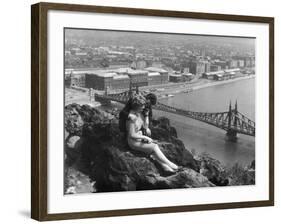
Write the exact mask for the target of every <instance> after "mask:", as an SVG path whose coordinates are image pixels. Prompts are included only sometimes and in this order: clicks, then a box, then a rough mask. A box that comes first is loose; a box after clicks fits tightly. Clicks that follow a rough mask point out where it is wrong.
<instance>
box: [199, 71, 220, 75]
mask: <svg viewBox="0 0 281 224" xmlns="http://www.w3.org/2000/svg"><path fill="white" fill-rule="evenodd" d="M204 74H205V75H219V74H224V71H215V72H206V73H204Z"/></svg>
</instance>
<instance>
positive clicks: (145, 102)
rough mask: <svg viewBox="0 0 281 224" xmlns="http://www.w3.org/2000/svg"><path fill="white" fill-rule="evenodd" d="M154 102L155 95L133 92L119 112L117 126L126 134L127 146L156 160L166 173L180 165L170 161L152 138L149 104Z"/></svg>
mask: <svg viewBox="0 0 281 224" xmlns="http://www.w3.org/2000/svg"><path fill="white" fill-rule="evenodd" d="M155 103H156V96H155V95H154V94H148V95H147V96H146V97H144V96H142V95H140V94H135V95H134V96H132V97H131V98H130V100H129V101H128V102H127V104H126V105H125V107H124V108H123V110H122V111H121V112H120V114H119V128H120V130H121V131H123V132H124V133H125V134H126V140H127V143H128V145H129V147H130V148H131V149H133V150H136V151H141V152H144V153H145V154H147V155H149V156H150V157H151V158H152V159H154V160H156V161H157V162H158V163H159V164H160V165H161V167H162V168H163V170H164V171H165V172H167V173H171V174H172V173H175V172H177V171H178V170H179V169H180V167H179V166H177V165H176V164H174V163H173V162H171V161H170V160H169V159H167V157H166V156H165V155H164V154H163V153H162V151H161V150H160V148H159V146H158V144H157V142H156V141H155V140H153V139H152V138H151V137H150V136H151V131H150V129H149V121H150V120H151V117H152V110H151V105H154V104H155Z"/></svg>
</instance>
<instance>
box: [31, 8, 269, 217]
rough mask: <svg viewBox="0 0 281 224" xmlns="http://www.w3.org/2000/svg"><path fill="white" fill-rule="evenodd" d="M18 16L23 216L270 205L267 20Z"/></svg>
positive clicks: (68, 12) (107, 11)
mask: <svg viewBox="0 0 281 224" xmlns="http://www.w3.org/2000/svg"><path fill="white" fill-rule="evenodd" d="M31 9H32V10H31V11H32V13H31V17H32V24H31V28H32V33H31V39H32V46H31V47H32V49H31V57H32V64H31V71H32V72H31V73H32V74H31V76H32V85H31V86H32V94H31V95H32V96H31V97H32V106H31V109H32V130H31V132H32V149H31V150H32V164H31V166H32V167H31V168H32V169H31V170H32V173H31V175H32V189H31V192H32V200H31V201H32V205H31V216H32V218H33V219H36V220H39V221H45V220H59V219H77V218H90V217H106V216H123V215H138V214H154V213H168V212H187V211H198V210H212V209H224V208H243V207H258V206H273V205H274V18H271V17H257V16H245V15H244V16H241V15H223V14H209V13H201V12H200V13H195V12H183V11H163V10H154V9H153V10H152V9H137V8H116V7H103V6H89V5H70V4H56V3H38V4H35V5H32V6H31Z"/></svg>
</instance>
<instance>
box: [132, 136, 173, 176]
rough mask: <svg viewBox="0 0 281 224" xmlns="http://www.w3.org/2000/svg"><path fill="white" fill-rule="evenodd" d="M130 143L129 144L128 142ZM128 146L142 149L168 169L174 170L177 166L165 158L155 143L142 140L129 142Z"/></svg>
mask: <svg viewBox="0 0 281 224" xmlns="http://www.w3.org/2000/svg"><path fill="white" fill-rule="evenodd" d="M130 143H131V144H130ZM129 146H130V147H131V148H133V149H135V150H138V151H142V152H144V153H147V154H151V155H152V156H153V158H154V159H155V160H156V161H157V162H158V163H159V164H160V165H161V166H162V167H163V169H165V170H168V171H175V170H177V169H178V166H177V165H176V164H174V163H173V162H171V161H170V160H168V159H167V157H166V156H165V155H164V154H163V152H162V151H161V150H160V148H159V146H158V145H157V144H155V143H142V142H137V141H133V142H129Z"/></svg>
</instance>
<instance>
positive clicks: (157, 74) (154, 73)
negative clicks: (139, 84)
mask: <svg viewBox="0 0 281 224" xmlns="http://www.w3.org/2000/svg"><path fill="white" fill-rule="evenodd" d="M148 76H160V73H159V72H149V73H148Z"/></svg>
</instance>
